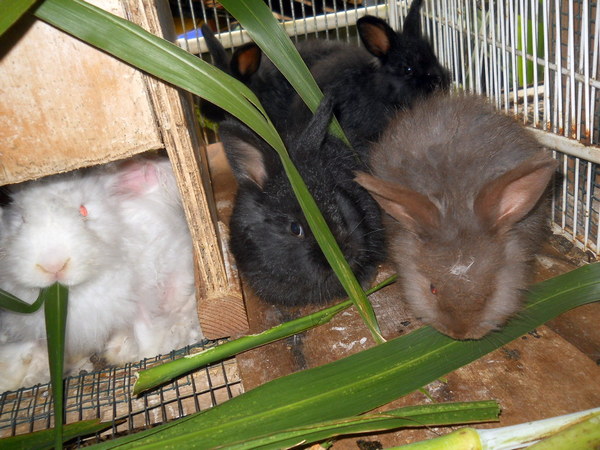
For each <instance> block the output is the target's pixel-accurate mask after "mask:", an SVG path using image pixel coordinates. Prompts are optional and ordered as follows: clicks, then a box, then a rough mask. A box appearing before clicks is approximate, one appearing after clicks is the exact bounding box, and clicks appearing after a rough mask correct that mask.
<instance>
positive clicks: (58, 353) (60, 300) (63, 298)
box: [43, 283, 69, 449]
mask: <svg viewBox="0 0 600 450" xmlns="http://www.w3.org/2000/svg"><path fill="white" fill-rule="evenodd" d="M43 293H44V313H45V316H46V338H47V340H48V361H49V362H50V380H51V382H52V397H53V398H54V433H55V434H54V437H55V448H57V449H58V448H62V443H63V411H64V395H63V390H64V386H63V370H64V359H65V357H64V349H65V329H66V323H67V307H68V303H69V290H68V288H67V287H65V286H63V285H61V284H59V283H54V284H53V285H52V286H50V287H49V288H47V289H44V290H43Z"/></svg>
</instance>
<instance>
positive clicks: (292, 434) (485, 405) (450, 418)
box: [227, 401, 500, 450]
mask: <svg viewBox="0 0 600 450" xmlns="http://www.w3.org/2000/svg"><path fill="white" fill-rule="evenodd" d="M499 414H500V406H499V405H498V403H497V402H495V401H481V402H464V403H446V404H435V405H421V406H410V407H406V408H399V409H395V410H391V411H386V412H383V413H378V414H368V415H363V416H355V417H350V418H346V419H341V420H332V421H329V422H324V423H318V424H314V425H309V426H306V427H300V428H295V429H292V430H286V431H284V432H281V433H276V434H271V435H268V436H261V437H259V438H256V439H251V440H248V441H244V442H240V443H233V444H227V448H228V449H229V450H234V449H236V450H246V449H248V450H250V449H255V448H260V449H273V450H275V449H280V448H289V447H294V446H298V445H299V444H300V443H302V447H304V446H306V444H310V443H313V442H321V441H324V440H328V439H331V438H334V437H338V436H348V435H351V434H358V433H376V432H381V431H389V430H394V429H398V428H414V427H424V426H442V425H453V424H466V423H476V422H491V421H497V420H498V415H499Z"/></svg>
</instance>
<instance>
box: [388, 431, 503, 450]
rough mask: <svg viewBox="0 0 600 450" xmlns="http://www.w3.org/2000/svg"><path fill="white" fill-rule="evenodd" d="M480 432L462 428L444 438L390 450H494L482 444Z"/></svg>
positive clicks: (440, 437)
mask: <svg viewBox="0 0 600 450" xmlns="http://www.w3.org/2000/svg"><path fill="white" fill-rule="evenodd" d="M478 431H479V430H476V429H475V428H461V429H460V430H456V431H453V432H452V433H448V434H445V435H443V436H439V437H436V438H433V439H428V440H426V441H419V442H414V443H412V444H407V445H401V446H400V447H392V448H391V449H388V450H396V449H402V450H459V449H460V450H492V449H491V448H488V447H485V446H484V445H483V444H482V442H481V437H480V436H479V432H478Z"/></svg>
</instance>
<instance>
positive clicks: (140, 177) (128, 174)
mask: <svg viewBox="0 0 600 450" xmlns="http://www.w3.org/2000/svg"><path fill="white" fill-rule="evenodd" d="M159 183H160V176H159V173H158V170H157V167H156V165H155V164H154V163H153V162H152V160H151V159H149V158H134V159H132V160H130V161H126V162H124V163H122V164H121V165H120V166H119V168H118V172H117V176H116V180H115V184H114V186H113V189H114V191H115V193H117V194H131V195H142V194H145V193H147V192H149V191H151V190H152V189H154V188H155V187H156V186H158V185H159Z"/></svg>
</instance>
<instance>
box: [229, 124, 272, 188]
mask: <svg viewBox="0 0 600 450" xmlns="http://www.w3.org/2000/svg"><path fill="white" fill-rule="evenodd" d="M219 134H220V135H221V141H222V142H223V147H224V148H225V154H226V155H227V160H228V161H229V165H230V166H231V170H232V171H233V174H234V176H235V178H236V180H237V182H238V183H239V184H244V183H247V182H251V183H254V184H255V185H257V186H258V187H259V188H260V189H263V188H264V185H265V183H266V181H267V180H268V178H269V177H270V176H272V175H273V173H274V172H275V171H277V170H279V168H280V163H279V159H278V156H277V153H276V152H275V150H274V149H273V148H271V146H270V145H269V144H267V143H266V142H265V141H264V140H262V139H261V138H260V136H258V135H257V134H256V133H254V132H253V131H252V130H250V129H249V128H248V127H247V126H246V125H244V124H242V123H241V122H239V121H237V120H235V119H231V118H229V119H227V120H225V121H224V122H223V123H222V124H221V125H220V126H219Z"/></svg>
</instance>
